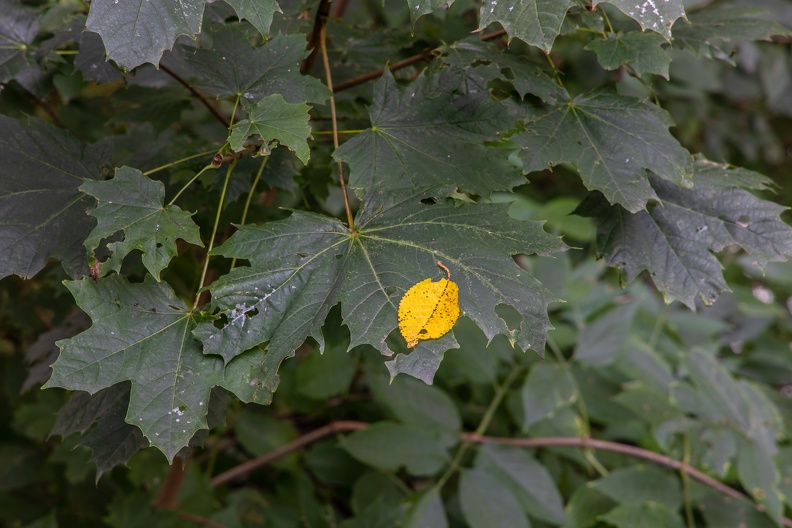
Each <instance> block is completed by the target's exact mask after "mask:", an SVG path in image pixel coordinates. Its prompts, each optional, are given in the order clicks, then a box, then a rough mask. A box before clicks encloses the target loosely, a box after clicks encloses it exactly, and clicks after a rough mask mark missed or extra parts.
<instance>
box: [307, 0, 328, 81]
mask: <svg viewBox="0 0 792 528" xmlns="http://www.w3.org/2000/svg"><path fill="white" fill-rule="evenodd" d="M332 1H333V0H320V2H319V7H317V8H316V17H315V18H314V24H313V29H311V34H310V35H308V37H307V39H306V40H308V44H307V45H306V46H305V49H307V50H311V54H310V55H308V56H307V57H305V60H303V61H302V64H300V73H302V74H303V75H305V74H306V73H309V72H311V71H313V69H314V65H315V64H316V57H317V55H318V53H319V43H320V41H321V39H322V31H324V28H325V26H326V25H327V17H328V16H330V4H331V3H332Z"/></svg>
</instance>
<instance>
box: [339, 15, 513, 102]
mask: <svg viewBox="0 0 792 528" xmlns="http://www.w3.org/2000/svg"><path fill="white" fill-rule="evenodd" d="M505 34H506V31H505V30H503V29H499V30H498V31H493V32H492V33H486V34H484V35H482V36H481V40H482V41H490V40H494V39H496V38H498V37H502V36H503V35H505ZM437 49H438V48H433V49H430V50H426V51H422V52H421V53H416V54H415V55H412V56H410V57H407V58H406V59H402V60H400V61H397V62H394V63H393V64H391V65H389V66H388V69H389V70H390V71H392V72H394V71H396V70H401V69H402V68H406V67H407V66H412V65H413V64H415V63H418V62H421V61H424V60H430V59H431V58H432V57H433V56H434V52H435V51H436V50H437ZM383 73H385V68H379V69H377V70H374V71H370V72H368V73H364V74H363V75H360V76H358V77H354V78H352V79H349V80H347V81H344V82H342V83H338V85H337V86H336V87H335V91H334V93H338V92H341V91H343V90H348V89H350V88H353V87H355V86H358V85H360V84H363V83H365V82H368V81H371V80H373V79H376V78H378V77H380V76H381V75H382V74H383Z"/></svg>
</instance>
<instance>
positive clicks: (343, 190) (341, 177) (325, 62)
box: [319, 24, 355, 231]
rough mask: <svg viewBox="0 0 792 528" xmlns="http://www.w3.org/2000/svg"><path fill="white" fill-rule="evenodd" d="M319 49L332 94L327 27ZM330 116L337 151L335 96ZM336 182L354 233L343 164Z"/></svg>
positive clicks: (331, 101)
mask: <svg viewBox="0 0 792 528" xmlns="http://www.w3.org/2000/svg"><path fill="white" fill-rule="evenodd" d="M319 47H320V48H321V52H322V64H323V65H324V70H325V78H326V79H327V88H328V89H329V90H330V93H331V94H333V93H334V92H333V75H332V74H331V73H330V59H329V58H328V57H327V25H324V24H323V25H322V29H321V30H320V32H319ZM330 116H331V117H332V122H333V147H334V148H335V150H338V117H337V115H336V106H335V95H330ZM338 181H339V183H340V184H341V194H342V195H343V196H344V209H346V216H347V224H348V225H349V229H350V231H355V220H354V218H353V217H352V209H351V208H350V207H349V195H348V194H347V189H346V182H344V164H343V163H342V162H341V161H340V160H339V162H338Z"/></svg>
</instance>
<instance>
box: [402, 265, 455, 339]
mask: <svg viewBox="0 0 792 528" xmlns="http://www.w3.org/2000/svg"><path fill="white" fill-rule="evenodd" d="M437 265H438V266H440V267H441V268H443V269H444V270H445V271H446V273H448V279H440V280H439V281H437V282H433V281H432V279H425V280H422V281H421V282H419V283H418V284H416V285H414V286H413V287H412V288H410V289H409V290H407V292H406V293H405V294H404V297H402V300H401V302H400V303H399V330H401V333H402V335H403V336H404V339H406V340H407V346H408V347H410V348H412V347H414V346H415V345H417V344H418V341H420V340H423V339H435V338H438V337H442V336H444V335H445V334H447V333H448V331H449V330H451V328H453V326H454V323H456V320H457V318H459V286H457V285H456V283H455V282H454V281H452V280H451V272H450V271H449V270H448V268H446V267H445V266H443V264H442V262H438V263H437Z"/></svg>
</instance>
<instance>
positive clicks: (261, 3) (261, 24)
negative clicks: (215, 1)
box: [226, 0, 283, 37]
mask: <svg viewBox="0 0 792 528" xmlns="http://www.w3.org/2000/svg"><path fill="white" fill-rule="evenodd" d="M226 3H227V4H228V5H230V6H231V7H233V8H234V11H236V12H237V15H238V16H239V18H240V19H245V20H247V21H248V22H250V23H251V24H253V26H254V27H255V28H256V29H258V30H259V33H261V34H262V35H263V36H264V37H266V36H267V35H268V34H269V29H270V25H271V24H272V17H273V16H274V15H275V13H283V11H281V8H280V6H279V5H278V2H277V1H276V0H228V1H227V2H226Z"/></svg>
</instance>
